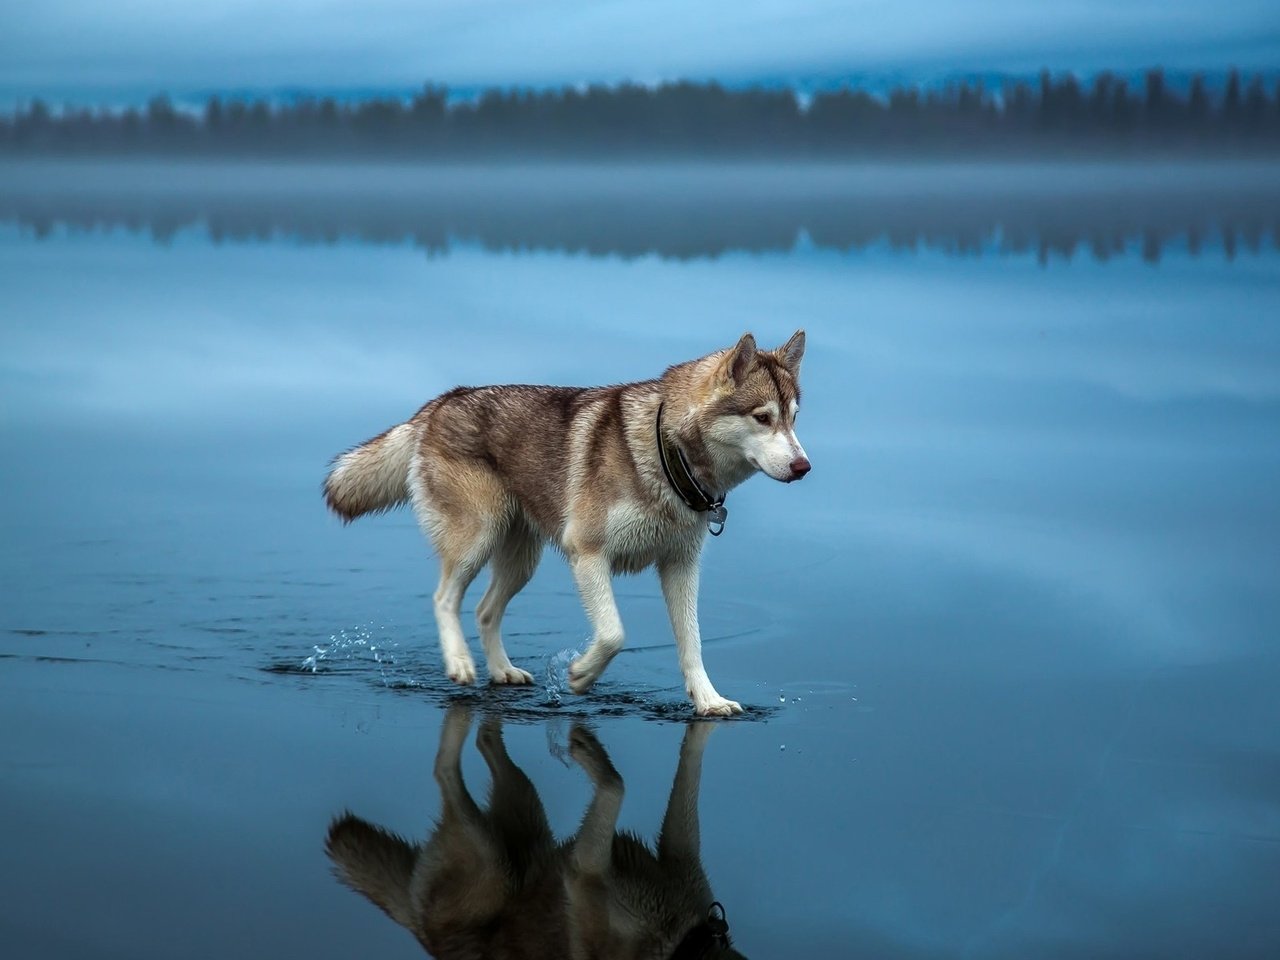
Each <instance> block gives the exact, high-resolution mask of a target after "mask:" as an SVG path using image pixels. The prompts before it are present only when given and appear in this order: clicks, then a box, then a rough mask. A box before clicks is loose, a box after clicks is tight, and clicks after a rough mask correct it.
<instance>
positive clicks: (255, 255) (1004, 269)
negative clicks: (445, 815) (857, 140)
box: [0, 166, 1280, 958]
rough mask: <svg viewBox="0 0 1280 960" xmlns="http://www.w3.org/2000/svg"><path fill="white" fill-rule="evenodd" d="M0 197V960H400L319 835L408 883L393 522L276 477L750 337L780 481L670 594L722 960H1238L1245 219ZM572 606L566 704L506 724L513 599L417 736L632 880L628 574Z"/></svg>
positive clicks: (1251, 450)
mask: <svg viewBox="0 0 1280 960" xmlns="http://www.w3.org/2000/svg"><path fill="white" fill-rule="evenodd" d="M6 174H7V176H6V177H5V178H4V183H5V184H7V186H4V187H0V304H2V316H3V323H2V324H0V370H2V371H3V375H2V377H0V420H2V422H3V425H4V436H5V453H4V459H3V470H2V471H0V492H2V493H3V496H2V497H0V504H3V506H0V529H2V530H3V538H4V544H5V549H4V551H3V553H2V554H0V563H3V574H4V579H5V583H6V589H5V603H4V607H3V609H4V612H3V618H2V619H0V631H2V633H0V688H2V690H3V693H2V695H0V720H2V721H3V723H4V726H5V729H7V730H8V731H9V735H8V736H7V737H6V738H5V740H4V746H3V748H2V750H0V777H2V778H3V786H4V789H3V790H2V791H0V813H2V814H3V816H4V818H5V821H6V822H7V823H8V825H9V838H8V840H7V848H6V856H5V858H4V861H5V862H4V865H3V866H2V867H0V879H2V880H3V882H4V889H5V896H4V898H3V906H2V907H0V940H2V941H3V942H5V943H8V944H11V945H13V950H14V955H17V956H47V957H61V956H66V957H72V956H75V957H83V956H101V957H124V956H129V957H144V956H155V957H168V956H173V955H175V954H181V955H184V956H227V955H236V954H241V955H297V956H304V955H305V956H315V957H324V956H334V957H338V956H351V955H353V954H354V955H370V956H375V955H376V956H387V957H394V956H403V957H412V956H421V955H422V951H421V948H420V947H419V946H418V944H417V943H416V942H415V941H414V939H413V938H412V937H411V936H410V935H409V934H408V933H407V932H406V931H405V930H403V929H402V928H401V927H399V926H398V925H397V924H395V923H393V922H392V921H391V920H389V919H387V917H385V916H384V915H383V914H382V913H380V912H379V911H378V910H376V909H374V907H372V906H371V905H370V904H369V903H368V902H366V901H365V900H363V899H362V898H361V897H359V896H358V895H356V894H354V893H352V892H351V891H349V890H347V889H345V888H343V887H342V886H340V885H339V884H338V883H336V882H335V881H334V880H333V878H332V876H331V874H330V863H329V861H328V860H327V859H326V856H325V852H324V842H325V837H326V831H327V829H328V826H329V823H330V820H331V819H332V818H333V817H335V816H337V815H339V814H341V813H342V812H343V811H344V810H347V809H350V810H352V811H353V812H354V813H355V814H356V815H358V816H359V817H361V818H364V819H367V820H368V821H369V822H371V823H374V824H378V825H381V826H385V827H387V828H388V829H391V830H394V831H397V832H399V833H401V834H403V835H405V836H407V837H410V838H413V839H415V840H422V839H424V838H425V837H426V836H427V835H428V834H429V832H430V830H431V827H432V823H433V820H434V818H435V817H436V816H437V814H438V813H439V811H440V797H439V793H438V790H437V788H436V784H435V783H434V781H433V779H432V765H433V758H434V756H435V754H436V751H437V748H438V746H439V744H440V742H441V734H442V731H443V727H442V722H443V717H444V716H445V713H446V707H447V706H448V705H449V704H450V703H453V702H455V698H456V691H454V690H453V689H452V688H451V687H450V686H449V684H448V682H447V681H446V680H444V678H442V676H441V671H440V668H439V664H438V659H437V653H436V648H435V628H434V624H433V622H432V620H431V617H430V609H429V608H430V593H431V591H432V589H433V587H434V579H435V561H434V559H433V558H432V556H431V555H430V553H429V551H428V550H427V549H426V547H425V545H424V543H423V541H422V539H421V537H420V535H419V534H418V532H417V530H416V528H415V526H414V524H413V522H412V519H411V517H410V516H408V515H407V514H406V513H400V514H392V515H389V516H386V517H381V518H375V519H367V520H361V521H360V522H359V523H357V524H355V525H353V526H351V527H349V528H344V527H343V526H342V525H341V524H340V523H339V522H338V521H336V520H334V519H333V518H331V517H329V516H327V515H326V514H325V512H324V510H323V505H322V503H321V500H320V496H319V482H320V479H321V477H322V476H323V473H324V470H325V466H326V464H327V462H328V460H329V458H330V457H332V456H333V454H335V453H336V452H338V451H340V450H342V449H344V448H346V447H348V446H350V445H351V444H353V443H356V442H359V441H360V440H363V439H365V438H367V437H369V436H371V435H373V434H375V433H377V432H379V431H381V430H382V429H384V428H385V427H387V426H389V425H391V424H393V423H396V422H399V421H401V420H403V419H405V418H406V417H407V416H408V415H409V414H411V413H412V412H413V411H414V410H415V409H416V408H417V406H418V405H419V404H421V403H422V402H423V401H424V400H426V399H427V398H429V397H431V396H434V395H435V394H437V393H439V392H441V391H443V390H445V389H448V388H449V387H451V386H454V385H456V384H459V383H463V384H473V383H487V382H513V381H514V382H520V381H523V382H528V381H534V382H547V383H573V384H586V383H607V382H619V381H626V380H632V379H641V378H647V377H650V376H653V375H655V374H657V373H659V372H660V371H661V370H662V369H663V368H664V367H665V366H666V365H667V364H669V363H672V362H675V361H678V360H682V359H687V358H690V357H694V356H697V355H700V354H702V353H705V352H708V351H710V350H712V349H716V348H719V347H721V346H726V345H728V344H730V343H732V342H733V341H734V340H735V339H736V338H737V337H738V336H739V335H740V334H741V333H742V332H743V331H744V330H746V329H750V330H753V331H754V332H755V333H756V335H757V337H758V338H759V339H760V340H761V341H762V342H763V343H765V344H767V345H776V344H777V343H781V342H782V341H783V340H785V339H786V337H787V336H788V335H789V334H790V333H791V332H792V330H794V329H795V328H796V327H798V326H803V327H805V328H806V329H807V331H808V334H809V353H808V355H807V356H806V359H805V364H804V389H805V402H804V409H803V412H802V414H801V418H800V422H799V431H798V432H799V435H800V437H801V439H802V441H803V442H804V444H805V447H806V449H807V451H808V452H809V455H810V457H811V459H812V461H813V463H814V470H813V473H812V475H811V476H810V477H808V478H806V480H805V481H804V482H803V483H801V484H795V485H791V486H783V485H780V484H775V483H772V482H771V481H768V480H767V479H765V478H756V479H754V480H752V481H750V482H749V483H748V484H746V485H745V486H744V487H742V488H740V489H739V490H738V491H736V492H735V493H734V494H733V496H732V497H731V499H730V503H729V506H730V510H731V514H732V516H731V519H730V521H729V524H728V529H727V530H726V533H725V535H724V536H723V537H721V538H719V539H718V540H714V541H710V542H709V543H708V546H707V550H706V553H705V555H704V574H703V600H702V626H703V634H704V636H705V637H706V638H707V641H706V659H707V664H708V669H709V671H710V673H711V676H712V677H713V679H714V681H715V682H716V685H717V687H718V688H719V689H720V691H721V692H722V693H724V694H725V695H726V696H730V697H733V698H735V699H738V700H740V701H742V702H743V703H744V704H746V705H748V706H749V707H750V708H751V711H750V714H749V716H748V717H746V718H743V719H740V720H736V721H732V722H726V723H722V724H719V725H718V726H717V729H715V731H714V732H713V735H712V736H711V737H710V738H709V739H708V742H707V744H706V748H705V759H704V767H703V775H702V785H701V791H700V809H701V822H702V859H703V864H704V866H705V869H706V872H707V875H708V878H709V880H710V883H711V886H712V889H713V890H714V891H715V896H716V897H717V898H718V899H719V900H720V901H721V902H722V903H723V904H724V905H725V908H726V911H727V912H728V915H729V919H730V922H731V925H732V932H733V934H734V938H735V941H736V945H737V946H738V948H739V949H741V950H742V952H743V953H745V954H746V955H747V956H760V957H769V956H779V957H794V956H878V957H913V958H914V957H963V956H968V957H1010V958H1012V957H1026V956H1082V957H1083V956H1088V957H1098V956H1116V957H1130V956H1186V957H1200V956H1207V955H1213V956H1266V955H1268V953H1269V951H1270V949H1271V948H1274V947H1275V946H1276V945H1277V944H1280V921H1277V919H1276V915H1275V912H1274V907H1273V904H1274V899H1275V880H1276V877H1278V876H1280V725H1278V724H1277V722H1276V720H1277V713H1276V709H1275V705H1274V690H1275V688H1276V684H1277V680H1278V679H1280V652H1277V648H1276V646H1275V643H1274V637H1275V635H1276V628H1277V625H1278V624H1280V599H1278V597H1280V594H1278V592H1277V586H1280V584H1277V574H1276V571H1277V570H1278V569H1280V547H1277V543H1280V506H1278V504H1277V496H1276V493H1275V491H1276V490H1277V489H1280V328H1278V327H1277V324H1276V317H1277V316H1280V257H1277V255H1276V246H1277V233H1276V224H1277V223H1280V201H1278V199H1277V197H1278V191H1277V189H1276V187H1275V186H1274V184H1276V183H1280V178H1276V177H1269V176H1268V175H1267V174H1268V171H1266V170H1259V169H1257V168H1247V169H1245V168H1233V169H1231V170H1229V171H1226V172H1223V171H1221V170H1219V171H1216V172H1215V171H1213V170H1211V169H1208V168H1198V167H1197V168H1177V169H1173V170H1163V171H1156V172H1155V173H1153V172H1152V171H1149V170H1141V169H1131V168H1123V169H1105V168H1097V167H1089V168H1067V167H1063V168H1053V169H1052V170H1050V171H1049V172H1048V173H1043V172H1042V173H1041V174H1039V175H1037V173H1036V171H1035V170H1033V169H1029V168H1016V169H1014V170H1012V171H1010V170H1007V169H1006V170H1000V169H995V170H992V169H985V168H937V169H918V170H911V171H902V170H898V171H884V170H879V171H867V170H865V169H860V170H855V171H841V170H838V169H823V170H820V171H808V172H805V171H764V172H761V171H759V170H754V171H752V170H748V171H743V170H741V169H736V170H733V171H728V172H722V173H721V174H719V175H717V174H716V173H715V172H714V171H708V170H706V169H694V170H677V171H674V172H673V171H661V172H658V173H654V172H648V173H646V172H644V171H634V170H629V171H624V172H622V173H620V172H619V171H618V170H616V169H614V170H591V171H582V170H577V171H568V172H566V171H555V170H551V171H548V170H540V171H535V172H533V173H525V172H521V171H513V170H504V171H482V172H480V173H475V172H467V171H461V172H460V171H457V170H453V171H443V172H436V173H432V172H430V171H428V172H421V171H418V172H413V171H409V172H406V171H404V170H390V171H389V170H386V169H383V168H375V169H370V170H363V171H361V170H356V171H354V172H347V173H345V174H344V173H342V172H340V171H337V170H334V169H326V170H321V171H311V172H308V173H306V174H303V173H300V172H299V171H297V170H279V169H266V170H263V169H257V168H255V169H251V170H243V169H241V170H236V171H232V172H230V173H228V172H227V171H225V170H203V169H195V168H182V169H180V170H163V169H157V168H147V169H143V170H141V171H140V170H138V169H133V168H122V169H113V170H108V171H106V172H105V173H104V172H103V171H96V170H93V171H86V170H84V169H83V168H65V167H49V166H42V167H39V168H13V167H11V168H9V169H8V170H7V171H6ZM1037 176H1039V179H1037ZM575 185H576V187H575ZM617 589H618V593H619V598H620V600H619V602H620V606H621V609H622V615H623V618H624V622H625V623H626V625H627V628H628V649H627V650H626V651H625V653H624V654H623V655H622V656H620V657H619V658H618V660H617V661H615V663H614V665H613V666H612V667H611V668H610V671H609V672H608V673H607V674H606V677H605V680H604V681H603V682H602V683H601V685H600V686H599V688H598V689H597V690H596V691H595V692H594V693H592V694H591V695H590V696H588V697H586V698H573V697H571V696H569V695H567V694H565V695H563V697H561V698H560V702H559V703H558V704H557V702H556V701H557V697H556V696H555V693H556V692H557V691H558V688H559V680H560V675H559V673H558V671H559V670H561V669H562V662H563V656H564V654H565V653H566V651H571V650H573V649H574V648H576V647H579V646H580V645H581V644H582V643H583V641H584V640H585V638H586V634H587V628H586V622H585V617H584V615H583V613H582V611H581V609H580V606H579V605H578V602H577V600H576V597H575V596H574V592H573V585H572V582H571V579H570V577H569V575H568V573H567V571H566V569H565V567H564V564H563V562H562V561H561V560H559V558H558V557H556V556H554V555H553V554H550V553H549V554H548V555H547V557H546V558H545V560H544V562H543V565H542V567H541V568H540V570H539V573H538V575H537V577H536V578H535V580H534V581H533V583H532V584H531V585H530V586H529V587H528V588H527V589H526V590H525V592H524V593H522V594H521V595H520V596H519V597H518V598H517V599H516V600H515V601H514V602H513V604H512V607H511V610H510V611H509V613H508V618H507V621H506V637H507V646H508V649H509V650H510V652H511V654H512V657H513V659H515V661H516V662H517V663H518V664H520V665H522V666H525V667H526V668H528V669H531V670H532V671H533V672H534V673H535V675H536V676H538V677H539V679H540V680H543V681H544V682H543V683H540V684H539V685H538V686H537V687H536V688H535V689H534V690H531V691H485V690H481V691H477V692H473V693H471V694H469V695H468V697H467V698H465V699H466V701H467V702H468V703H470V704H471V709H472V710H473V711H474V713H475V717H476V723H477V725H478V724H479V723H480V720H481V718H483V717H485V716H488V717H496V718H500V719H501V721H502V727H503V736H504V738H505V742H506V746H507V750H508V752H509V754H510V756H511V758H512V760H513V761H514V762H515V763H516V764H517V765H518V766H519V767H520V768H521V769H522V770H523V771H524V772H525V773H527V774H528V776H529V778H530V780H531V781H532V783H533V784H534V786H535V788H536V790H537V792H538V794H539V796H540V797H541V802H542V804H543V806H544V808H545V810H546V812H547V817H548V820H549V823H550V825H551V827H552V829H553V830H555V831H556V832H557V834H558V835H560V836H562V837H564V836H568V835H570V834H572V833H573V832H574V830H575V829H576V828H577V824H578V822H579V820H580V819H581V817H582V815H583V811H584V810H585V809H586V806H587V803H588V800H589V798H590V795H591V789H590V786H589V783H588V780H587V778H586V777H585V776H584V774H583V772H582V770H581V769H580V768H579V765H578V764H577V763H575V762H574V761H573V760H572V758H571V757H570V756H569V744H570V739H571V736H572V735H573V734H572V730H573V727H574V724H575V723H577V724H585V725H586V726H588V727H589V728H591V729H592V730H594V735H595V736H596V737H597V738H598V740H599V742H600V744H601V745H602V747H603V749H604V750H605V751H607V753H608V756H609V758H610V759H611V761H612V763H613V764H614V766H615V767H616V768H617V771H618V772H619V774H620V776H621V778H622V779H623V780H624V781H625V784H626V799H625V803H624V804H623V807H622V814H621V820H620V822H619V825H620V826H621V827H625V828H627V829H631V830H634V831H635V832H636V833H637V834H639V835H640V836H642V837H645V838H652V837H653V836H654V835H655V834H656V832H657V830H658V827H659V824H660V823H661V820H662V817H663V811H664V809H665V807H666V802H667V796H668V792H669V791H670V789H671V786H672V778H673V775H674V773H675V771H676V768H677V758H678V756H679V754H680V746H681V743H682V740H683V739H684V734H685V730H684V727H685V719H686V716H687V712H686V707H685V705H684V703H683V699H682V690H681V685H680V680H679V674H678V671H677V668H676V664H675V656H674V649H673V645H672V642H671V640H670V634H669V628H668V626H667V624H666V620H665V611H664V608H663V604H662V601H661V597H660V594H659V591H658V587H657V583H656V580H655V578H654V577H653V576H652V575H651V574H646V575H643V576H640V577H636V578H629V579H625V580H621V581H620V582H619V583H618V585H617ZM479 593H480V591H479V589H478V588H477V589H475V590H473V593H472V594H470V595H469V597H468V604H467V609H468V610H470V609H471V607H472V605H473V604H474V603H475V602H476V600H478V598H479ZM466 620H467V618H464V621H466ZM470 626H471V625H470V623H469V622H468V627H469V628H470ZM472 639H473V642H474V631H472ZM558 658H559V659H558ZM549 691H550V692H549ZM462 763H463V770H464V773H465V776H466V779H467V781H468V783H469V784H470V787H471V789H472V791H473V793H475V795H476V796H477V798H481V797H482V796H483V794H484V789H485V783H486V781H487V778H488V776H489V774H488V770H487V768H486V765H485V763H484V761H483V759H482V758H481V755H480V753H479V751H478V750H477V749H476V748H475V747H474V746H473V745H471V744H470V742H468V745H467V747H466V748H465V750H464V751H463V755H462Z"/></svg>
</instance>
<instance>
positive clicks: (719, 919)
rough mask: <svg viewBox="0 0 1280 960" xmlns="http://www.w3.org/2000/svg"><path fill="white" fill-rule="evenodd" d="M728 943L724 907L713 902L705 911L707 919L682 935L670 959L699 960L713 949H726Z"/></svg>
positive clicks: (726, 919)
mask: <svg viewBox="0 0 1280 960" xmlns="http://www.w3.org/2000/svg"><path fill="white" fill-rule="evenodd" d="M729 943H730V940H729V920H728V918H727V917H725V914H724V907H722V906H720V904H719V903H718V902H717V903H713V904H712V905H711V908H710V909H709V910H708V911H707V919H705V920H703V921H702V922H701V923H699V924H698V925H697V926H695V927H694V928H693V929H692V930H690V931H689V932H688V933H686V934H685V935H684V939H683V940H681V941H680V942H679V943H678V944H677V945H676V948H675V952H673V953H672V954H671V956H670V960H701V958H702V957H705V956H707V955H708V954H709V953H711V952H712V951H713V950H716V949H718V950H725V949H727V948H728V946H729Z"/></svg>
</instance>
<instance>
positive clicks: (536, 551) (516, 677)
mask: <svg viewBox="0 0 1280 960" xmlns="http://www.w3.org/2000/svg"><path fill="white" fill-rule="evenodd" d="M541 553H542V541H541V540H540V539H539V538H538V536H537V534H535V533H534V532H533V531H532V530H530V529H529V527H528V525H527V524H525V523H524V522H523V521H522V520H521V519H519V518H517V519H515V520H513V521H512V524H511V527H510V528H509V529H508V530H507V532H506V533H505V534H503V536H502V539H501V540H499V542H498V545H497V548H496V549H495V550H494V552H493V562H492V569H493V579H492V580H490V581H489V588H488V589H487V590H486V591H485V592H484V597H482V598H481V600H480V604H479V606H477V607H476V623H477V625H478V626H479V627H480V642H481V644H483V646H484V656H485V660H486V661H487V664H488V668H489V676H490V678H491V679H492V680H493V682H494V683H533V675H532V674H530V673H529V672H528V671H526V670H521V669H520V668H519V667H517V666H515V664H513V663H512V662H511V658H510V657H508V656H507V650H506V648H505V647H504V646H503V645H502V615H503V614H504V613H505V612H506V609H507V604H508V603H510V602H511V598H512V597H514V596H515V595H516V594H517V593H519V592H520V590H521V589H523V587H524V585H525V584H527V583H528V582H529V578H530V577H532V576H533V571H534V570H535V569H537V566H538V558H539V556H540V555H541Z"/></svg>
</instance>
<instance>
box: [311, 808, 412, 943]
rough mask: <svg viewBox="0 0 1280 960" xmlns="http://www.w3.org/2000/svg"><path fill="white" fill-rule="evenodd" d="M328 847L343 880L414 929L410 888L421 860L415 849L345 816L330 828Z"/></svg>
mask: <svg viewBox="0 0 1280 960" xmlns="http://www.w3.org/2000/svg"><path fill="white" fill-rule="evenodd" d="M324 847H325V852H326V853H327V854H329V859H330V860H332V861H333V866H334V869H335V871H336V872H337V874H338V879H339V880H341V881H342V882H343V883H345V884H346V885H347V886H349V887H350V888H351V889H352V890H355V891H356V892H357V893H362V894H364V895H365V896H366V897H368V898H369V899H370V900H372V901H373V902H374V903H375V904H377V905H378V906H379V907H381V908H382V909H383V910H384V911H385V912H386V914H387V915H388V916H389V917H391V919H392V920H395V921H396V922H397V923H402V924H404V925H405V926H406V927H409V928H410V929H413V928H412V927H411V926H410V925H411V924H412V923H413V902H412V900H411V898H410V886H411V885H412V883H413V867H414V864H415V863H416V862H417V857H418V854H417V850H415V849H414V847H413V846H411V845H410V844H408V843H406V842H405V841H404V840H402V839H401V838H400V837H398V836H396V835H395V834H394V833H390V832H388V831H386V830H383V829H382V828H381V827H375V826H373V825H372V824H370V823H367V822H365V821H364V820H361V819H360V818H359V817H357V816H354V815H353V814H351V813H344V814H343V815H342V816H340V817H338V818H337V819H336V820H334V821H333V823H331V824H330V825H329V836H328V837H327V838H326V839H325V844H324Z"/></svg>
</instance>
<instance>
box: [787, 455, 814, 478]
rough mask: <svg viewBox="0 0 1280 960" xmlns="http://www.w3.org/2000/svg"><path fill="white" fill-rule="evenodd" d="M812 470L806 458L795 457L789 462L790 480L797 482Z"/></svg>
mask: <svg viewBox="0 0 1280 960" xmlns="http://www.w3.org/2000/svg"><path fill="white" fill-rule="evenodd" d="M812 468H813V465H812V464H811V463H809V459H808V458H807V457H796V458H795V459H794V460H792V461H791V479H792V480H799V479H800V478H801V477H803V476H804V475H805V474H806V473H808V472H809V471H810V470H811V469H812Z"/></svg>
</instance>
